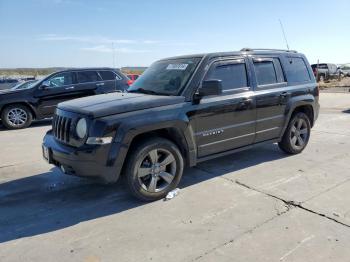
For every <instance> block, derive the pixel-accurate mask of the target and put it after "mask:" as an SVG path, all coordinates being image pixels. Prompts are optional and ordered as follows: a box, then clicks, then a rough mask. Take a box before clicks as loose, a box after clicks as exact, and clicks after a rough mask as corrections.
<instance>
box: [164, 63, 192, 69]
mask: <svg viewBox="0 0 350 262" xmlns="http://www.w3.org/2000/svg"><path fill="white" fill-rule="evenodd" d="M187 66H188V64H169V65H168V66H167V68H166V69H167V70H186V68H187Z"/></svg>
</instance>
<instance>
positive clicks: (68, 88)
mask: <svg viewBox="0 0 350 262" xmlns="http://www.w3.org/2000/svg"><path fill="white" fill-rule="evenodd" d="M65 89H66V90H71V89H74V86H69V87H66V88H65Z"/></svg>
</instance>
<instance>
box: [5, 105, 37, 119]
mask: <svg viewBox="0 0 350 262" xmlns="http://www.w3.org/2000/svg"><path fill="white" fill-rule="evenodd" d="M12 105H22V106H26V107H28V108H29V110H30V112H31V113H32V116H33V119H36V118H37V113H36V110H35V109H34V107H33V106H32V105H31V104H30V103H27V102H10V103H7V104H3V105H1V108H0V115H1V114H2V112H3V111H4V110H5V109H6V108H7V107H9V106H12Z"/></svg>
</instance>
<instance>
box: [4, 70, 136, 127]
mask: <svg viewBox="0 0 350 262" xmlns="http://www.w3.org/2000/svg"><path fill="white" fill-rule="evenodd" d="M128 80H129V79H128V78H127V77H126V76H125V75H124V74H122V73H121V72H120V71H119V70H115V69H111V68H85V69H69V70H63V71H59V72H56V73H53V74H51V75H49V76H47V77H45V78H44V79H42V80H40V81H38V82H37V83H35V84H33V85H30V86H28V88H25V89H15V90H12V89H11V90H2V91H0V117H1V121H2V123H3V125H4V126H5V127H7V128H9V129H19V128H25V127H28V126H29V125H30V124H31V122H32V120H33V119H36V120H40V119H44V118H49V117H52V116H53V114H54V112H55V109H56V106H57V104H58V103H60V102H64V101H67V100H70V99H74V98H80V97H85V96H92V95H97V94H105V93H111V92H116V91H124V90H126V89H127V88H128Z"/></svg>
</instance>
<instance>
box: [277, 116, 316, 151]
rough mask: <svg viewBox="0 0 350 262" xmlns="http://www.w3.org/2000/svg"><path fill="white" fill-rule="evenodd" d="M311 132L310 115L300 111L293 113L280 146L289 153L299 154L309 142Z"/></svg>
mask: <svg viewBox="0 0 350 262" xmlns="http://www.w3.org/2000/svg"><path fill="white" fill-rule="evenodd" d="M310 133H311V125H310V119H309V117H308V116H307V115H306V114H304V113H302V112H299V113H297V114H295V115H293V117H292V119H291V120H290V122H289V124H288V127H287V129H286V130H285V132H284V134H283V137H282V140H281V142H279V143H278V146H279V147H280V148H281V149H282V150H283V151H284V152H286V153H287V154H299V153H301V152H302V151H303V150H304V149H305V147H306V145H307V144H308V142H309V138H310Z"/></svg>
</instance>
